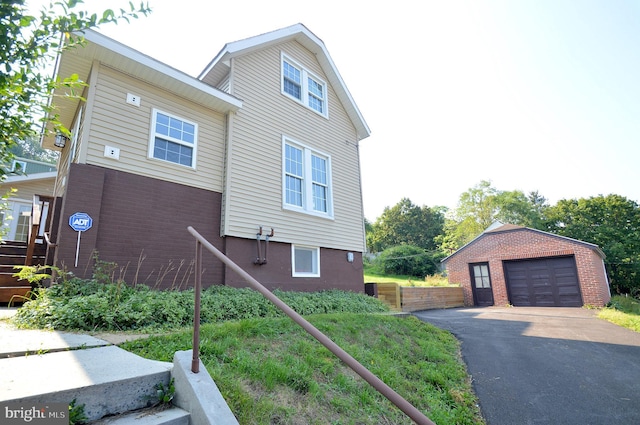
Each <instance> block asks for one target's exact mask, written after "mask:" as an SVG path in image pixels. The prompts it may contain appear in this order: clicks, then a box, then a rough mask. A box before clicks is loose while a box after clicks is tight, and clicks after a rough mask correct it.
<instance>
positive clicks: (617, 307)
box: [598, 295, 640, 332]
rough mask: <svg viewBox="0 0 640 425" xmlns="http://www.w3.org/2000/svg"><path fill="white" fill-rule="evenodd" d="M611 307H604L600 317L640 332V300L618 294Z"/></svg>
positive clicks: (612, 300) (613, 298)
mask: <svg viewBox="0 0 640 425" xmlns="http://www.w3.org/2000/svg"><path fill="white" fill-rule="evenodd" d="M609 305H610V306H609V307H606V308H603V309H602V310H600V312H599V313H598V317H600V318H601V319H604V320H608V321H609V322H612V323H615V324H616V325H619V326H623V327H625V328H629V329H631V330H634V331H636V332H640V302H639V301H638V300H636V299H634V298H631V297H624V296H620V295H616V296H614V297H612V298H611V302H610V303H609Z"/></svg>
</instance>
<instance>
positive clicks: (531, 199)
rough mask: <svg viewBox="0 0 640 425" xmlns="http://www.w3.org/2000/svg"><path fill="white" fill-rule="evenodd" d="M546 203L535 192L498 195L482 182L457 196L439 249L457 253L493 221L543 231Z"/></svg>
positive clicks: (488, 184)
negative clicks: (454, 207)
mask: <svg viewBox="0 0 640 425" xmlns="http://www.w3.org/2000/svg"><path fill="white" fill-rule="evenodd" d="M547 208H548V205H547V201H546V199H545V198H544V197H542V196H540V195H539V194H538V192H531V193H530V194H529V196H527V195H525V194H524V192H522V191H520V190H513V191H501V190H498V189H496V188H494V187H493V186H492V185H491V182H489V181H486V180H483V181H481V182H480V183H479V184H477V185H476V186H474V187H472V188H471V189H469V190H468V191H466V192H464V193H462V194H461V195H460V200H459V201H458V205H457V208H456V209H455V210H454V211H452V213H451V214H450V216H449V217H448V219H447V221H446V224H445V235H444V236H443V237H442V238H441V239H442V240H441V245H442V247H443V248H444V249H447V250H449V251H453V250H456V249H458V248H460V247H461V246H463V245H464V244H466V243H467V242H469V241H471V240H472V239H473V238H475V237H476V236H478V235H479V234H481V233H482V232H483V231H484V230H486V229H487V227H489V226H490V225H491V224H493V223H494V222H495V221H501V222H503V223H509V224H516V225H519V226H525V227H532V228H537V229H540V228H543V227H544V222H543V217H544V211H545V210H546V209H547Z"/></svg>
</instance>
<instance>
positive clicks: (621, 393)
mask: <svg viewBox="0 0 640 425" xmlns="http://www.w3.org/2000/svg"><path fill="white" fill-rule="evenodd" d="M596 314H597V312H596V311H595V310H587V309H583V308H537V307H511V308H506V307H488V308H465V309H449V310H427V311H422V312H415V313H414V315H415V316H416V317H418V318H419V319H421V320H423V321H425V322H429V323H432V324H434V325H436V326H438V327H439V328H442V329H446V330H449V331H450V332H452V333H453V334H454V335H455V336H456V337H457V338H458V339H459V340H460V341H461V349H462V356H463V359H464V361H465V363H466V364H467V368H468V371H469V374H470V375H471V376H472V378H473V387H474V390H475V392H476V395H477V396H478V398H479V400H480V408H481V410H482V414H483V415H484V417H485V419H486V421H487V424H489V425H525V424H550V425H564V424H572V425H573V424H576V425H577V424H580V425H588V424H593V425H608V424H616V425H620V424H640V333H637V332H633V331H630V330H628V329H624V328H621V327H619V326H616V325H613V324H611V323H609V322H606V321H604V320H601V319H598V318H597V317H596ZM439 425H440V424H439ZM443 425H445V424H443Z"/></svg>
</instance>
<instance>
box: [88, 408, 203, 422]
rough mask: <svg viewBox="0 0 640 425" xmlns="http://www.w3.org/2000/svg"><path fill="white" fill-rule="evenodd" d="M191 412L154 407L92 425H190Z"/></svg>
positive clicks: (104, 419)
mask: <svg viewBox="0 0 640 425" xmlns="http://www.w3.org/2000/svg"><path fill="white" fill-rule="evenodd" d="M189 416H190V415H189V412H187V411H184V410H182V409H180V408H178V407H170V408H164V407H161V408H158V407H152V408H148V409H142V410H139V411H136V412H131V413H124V414H122V415H117V416H111V417H107V418H102V419H100V420H98V421H96V422H91V424H92V425H189Z"/></svg>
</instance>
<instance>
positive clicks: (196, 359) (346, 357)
mask: <svg viewBox="0 0 640 425" xmlns="http://www.w3.org/2000/svg"><path fill="white" fill-rule="evenodd" d="M187 230H188V231H189V233H191V235H193V237H194V238H195V239H196V261H195V270H196V274H195V279H196V283H195V308H194V310H195V311H194V317H193V358H192V362H191V371H192V372H193V373H198V372H199V370H200V366H199V365H200V292H201V289H202V276H201V271H202V269H201V266H202V247H203V246H204V247H205V248H207V250H209V251H210V252H211V253H212V254H213V255H215V256H216V258H218V259H219V260H220V261H222V262H223V263H224V264H226V265H227V266H229V267H230V268H231V269H232V270H233V271H234V272H236V273H238V274H239V275H240V276H242V277H243V278H244V279H245V280H246V281H247V282H248V283H249V285H251V287H252V288H253V289H255V290H256V291H258V292H260V293H261V294H262V295H264V296H265V297H266V298H267V299H268V300H269V301H271V302H272V303H273V304H275V306H276V307H278V308H279V309H280V310H282V311H283V312H284V313H285V314H286V315H287V316H289V317H290V318H291V319H293V321H294V322H296V323H297V324H298V325H300V326H301V327H302V328H303V329H304V330H305V331H307V333H309V334H310V335H311V336H313V337H314V338H315V339H317V340H318V341H319V342H320V343H321V344H322V345H324V346H325V347H326V348H327V349H328V350H329V351H331V352H332V353H333V354H335V355H336V356H337V357H338V358H339V359H340V360H342V361H343V362H344V363H346V364H347V366H349V367H350V368H351V369H353V371H354V372H356V373H357V374H358V375H360V377H361V378H362V379H364V380H365V381H367V382H368V383H369V384H370V385H371V386H372V387H374V388H375V389H376V390H377V391H378V392H379V393H380V394H382V395H383V396H385V397H386V398H387V399H388V400H389V401H391V402H392V403H393V404H395V405H396V406H397V407H398V408H399V409H400V410H402V411H403V412H404V413H405V414H406V415H407V416H409V417H410V418H411V419H413V421H415V422H416V423H417V424H418V425H435V423H433V422H432V421H431V420H430V419H429V418H427V417H426V416H425V415H424V414H423V413H422V412H421V411H419V410H418V409H417V408H416V407H415V406H413V405H412V404H411V403H409V402H408V401H407V400H405V399H404V398H403V397H402V396H401V395H400V394H398V393H397V392H395V391H394V390H393V389H392V388H391V387H389V386H388V385H387V384H385V383H384V382H383V381H382V380H381V379H380V378H378V377H377V376H376V375H374V374H373V373H371V372H370V371H369V370H368V369H367V368H366V367H364V366H363V365H362V364H360V362H358V361H357V360H356V359H354V358H353V357H352V356H351V355H350V354H349V353H347V352H346V351H344V350H343V349H342V348H340V347H339V346H338V345H337V344H336V343H335V342H333V341H332V340H331V339H330V338H329V337H327V336H326V335H325V334H323V333H322V332H320V331H319V330H318V328H316V327H315V326H313V325H312V324H311V323H309V322H308V321H307V320H305V319H304V318H303V317H302V316H300V315H299V314H298V313H296V312H295V311H294V310H293V309H292V308H291V307H289V306H288V305H287V304H285V303H284V302H283V301H282V300H281V299H280V298H278V297H276V296H275V295H274V294H273V293H272V292H271V291H269V290H268V289H267V288H265V287H264V286H262V284H261V283H260V282H258V281H257V280H256V279H254V278H253V277H252V276H251V275H250V274H249V273H247V272H246V271H244V270H243V269H242V268H240V266H238V265H237V264H236V263H234V262H233V261H231V260H230V259H229V258H228V257H227V256H226V255H224V254H223V253H222V252H220V250H218V249H217V248H216V247H215V246H213V245H212V244H211V243H210V242H209V241H207V240H206V239H205V238H204V237H202V235H200V233H198V232H197V231H196V230H195V229H194V228H193V227H191V226H189V227H188V228H187Z"/></svg>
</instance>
